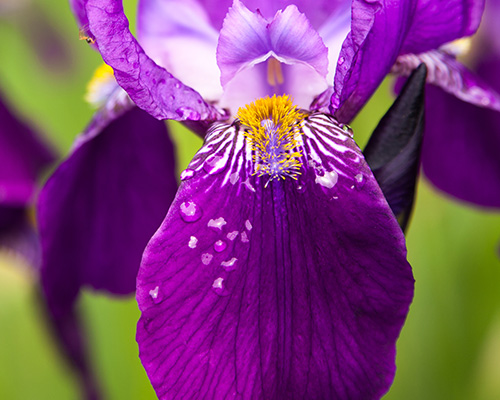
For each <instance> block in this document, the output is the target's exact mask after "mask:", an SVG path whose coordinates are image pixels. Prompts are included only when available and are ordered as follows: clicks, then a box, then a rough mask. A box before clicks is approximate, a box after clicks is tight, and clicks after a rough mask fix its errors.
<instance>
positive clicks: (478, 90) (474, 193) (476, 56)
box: [396, 0, 500, 208]
mask: <svg viewBox="0 0 500 400" xmlns="http://www.w3.org/2000/svg"><path fill="white" fill-rule="evenodd" d="M499 17H500V1H498V0H488V1H487V2H486V10H485V12H484V17H483V22H482V24H481V29H480V30H479V32H478V34H477V35H476V36H474V38H473V39H472V41H467V42H463V41H462V42H459V43H456V44H451V45H447V46H443V47H442V48H441V49H440V50H434V51H432V52H427V53H423V54H418V55H410V56H403V57H401V58H400V59H399V60H398V64H399V65H397V67H396V69H398V70H400V69H403V70H404V69H406V71H408V70H411V69H412V68H413V67H414V66H416V65H418V64H420V63H421V62H425V63H426V64H427V67H428V68H429V77H430V78H429V81H430V83H434V84H436V85H437V86H440V87H441V88H442V89H444V90H440V89H438V88H436V87H429V88H428V89H427V110H428V112H427V121H426V127H425V131H426V136H425V140H424V144H423V151H422V165H423V170H424V173H425V175H426V176H427V177H428V178H429V180H430V181H431V182H432V183H433V184H434V185H436V186H437V187H438V188H439V189H441V190H443V191H445V192H446V193H449V194H451V195H452V196H455V197H457V198H458V199H460V200H464V201H467V202H470V203H473V204H477V205H480V206H484V207H495V208H498V207H500V158H499V157H498V150H499V149H500V128H499V127H500V95H498V93H500V78H499V75H498V70H499V67H500V47H499V42H498V38H499V37H500V36H499V35H500V32H499V27H498V18H499ZM457 56H458V57H466V61H467V63H468V65H470V67H471V70H467V69H466V68H465V67H464V66H463V65H462V64H460V63H459V62H457V61H456V57H457ZM443 83H444V84H443ZM495 91H496V92H495Z"/></svg>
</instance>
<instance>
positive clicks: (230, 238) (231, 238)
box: [227, 231, 239, 240]
mask: <svg viewBox="0 0 500 400" xmlns="http://www.w3.org/2000/svg"><path fill="white" fill-rule="evenodd" d="M238 234H239V232H238V231H232V232H229V233H228V234H227V238H228V239H229V240H234V239H236V236H238Z"/></svg>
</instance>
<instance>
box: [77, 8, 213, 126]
mask: <svg viewBox="0 0 500 400" xmlns="http://www.w3.org/2000/svg"><path fill="white" fill-rule="evenodd" d="M86 10H87V17H88V19H89V29H90V32H91V33H92V35H93V36H94V37H95V39H96V44H97V47H98V48H99V51H100V53H101V55H102V57H103V59H104V61H105V62H106V63H107V64H109V65H110V66H111V67H112V68H113V70H114V72H115V77H116V80H117V82H118V84H119V85H120V86H121V87H122V88H123V89H125V90H126V91H127V93H128V94H129V95H130V97H131V98H132V100H133V101H134V102H135V103H136V104H137V105H138V106H139V107H140V108H142V109H143V110H145V111H147V112H148V113H149V114H151V115H153V116H154V117H156V118H158V119H174V120H200V119H201V120H215V119H217V118H219V117H221V115H220V113H219V112H218V111H217V110H216V109H215V108H214V107H212V106H210V105H209V104H207V103H206V102H205V101H204V100H203V98H202V97H201V96H200V94H199V93H197V92H196V91H194V90H193V89H191V88H190V87H188V86H186V85H184V84H183V83H182V82H181V81H179V80H178V79H176V78H175V77H173V76H172V75H171V74H170V73H169V72H167V71H166V70H165V69H163V68H162V67H160V66H158V65H157V64H155V62H154V61H153V60H152V59H151V58H149V57H148V56H147V55H146V53H145V52H144V50H143V49H142V48H141V46H140V45H139V44H138V43H137V41H136V40H135V38H134V37H133V36H132V34H131V33H130V30H129V27H128V20H127V18H126V17H125V14H124V13H123V6H122V2H121V1H113V0H88V1H87V3H86Z"/></svg>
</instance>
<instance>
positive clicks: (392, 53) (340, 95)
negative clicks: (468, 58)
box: [330, 0, 484, 122]
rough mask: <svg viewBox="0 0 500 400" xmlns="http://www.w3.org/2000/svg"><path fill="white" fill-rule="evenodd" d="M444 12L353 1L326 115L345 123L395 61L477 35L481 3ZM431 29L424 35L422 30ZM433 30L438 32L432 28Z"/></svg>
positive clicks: (424, 4)
mask: <svg viewBox="0 0 500 400" xmlns="http://www.w3.org/2000/svg"><path fill="white" fill-rule="evenodd" d="M451 3H452V4H451V5H450V8H448V6H449V5H448V4H447V6H446V7H447V8H446V12H443V9H442V8H441V7H440V6H439V4H433V2H432V1H431V0H426V1H417V0H411V1H408V2H392V1H389V0H378V1H375V2H368V1H367V0H354V1H353V4H352V22H351V32H350V33H349V35H348V36H347V38H346V40H345V41H344V44H343V45H342V50H341V52H340V57H339V60H338V64H337V71H336V73H335V81H334V87H335V93H334V95H333V96H332V99H331V105H330V110H331V111H332V112H333V113H334V114H335V116H336V117H337V118H338V119H339V121H342V122H349V121H350V120H352V118H353V117H354V116H355V115H356V114H357V112H358V111H359V110H360V109H361V107H362V106H363V105H364V104H365V103H366V101H367V100H368V99H369V98H370V97H371V95H372V94H373V93H374V91H375V90H376V88H377V87H378V85H379V84H380V83H381V82H382V80H383V79H384V77H385V76H386V75H387V74H388V73H389V71H390V70H391V68H392V65H393V64H394V62H395V61H396V59H397V57H398V55H400V54H403V53H407V52H409V51H410V50H411V51H413V52H424V51H428V50H430V49H432V48H437V47H438V46H440V45H443V44H445V43H447V42H450V41H452V40H454V39H457V38H460V37H463V36H465V35H470V34H472V33H473V32H475V30H476V29H477V27H478V25H479V22H480V17H481V14H482V12H483V9H484V1H482V0H478V1H471V0H453V1H452V2H451ZM429 24H431V25H432V26H433V29H427V31H425V30H423V29H422V28H423V27H429V26H430V25H429ZM436 27H437V28H436Z"/></svg>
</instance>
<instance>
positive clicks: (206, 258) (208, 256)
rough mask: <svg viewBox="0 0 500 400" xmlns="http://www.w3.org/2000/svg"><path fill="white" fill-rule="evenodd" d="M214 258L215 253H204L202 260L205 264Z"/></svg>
mask: <svg viewBox="0 0 500 400" xmlns="http://www.w3.org/2000/svg"><path fill="white" fill-rule="evenodd" d="M213 258H214V256H213V254H210V253H203V254H202V255H201V262H202V263H203V264H205V265H208V264H210V263H211V262H212V259H213Z"/></svg>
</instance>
